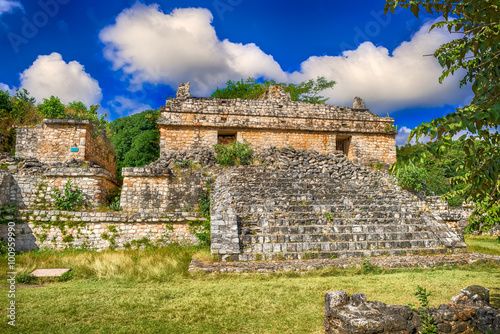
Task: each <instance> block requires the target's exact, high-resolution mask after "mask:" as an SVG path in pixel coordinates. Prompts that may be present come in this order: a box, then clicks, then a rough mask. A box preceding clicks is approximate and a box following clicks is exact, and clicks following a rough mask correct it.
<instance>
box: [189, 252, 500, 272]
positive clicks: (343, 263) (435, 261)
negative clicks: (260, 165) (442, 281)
mask: <svg viewBox="0 0 500 334" xmlns="http://www.w3.org/2000/svg"><path fill="white" fill-rule="evenodd" d="M363 261H366V259H363V258H342V259H313V260H283V261H247V262H241V261H239V262H238V261H234V262H202V261H199V260H196V259H193V260H192V261H191V264H190V265H189V271H190V272H197V271H198V272H205V273H208V274H212V273H273V272H279V271H296V272H306V271H309V270H318V269H324V268H348V267H354V266H361V265H362V264H363ZM486 262H492V263H496V264H498V265H499V266H500V256H494V255H486V254H480V253H462V254H450V255H415V256H410V255H408V256H382V257H374V258H370V259H369V263H370V264H371V265H374V266H378V267H381V268H394V269H395V268H412V267H420V268H430V267H437V266H455V265H466V264H472V263H486Z"/></svg>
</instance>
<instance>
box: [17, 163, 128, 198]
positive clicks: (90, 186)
mask: <svg viewBox="0 0 500 334" xmlns="http://www.w3.org/2000/svg"><path fill="white" fill-rule="evenodd" d="M12 178H13V182H11V183H10V191H9V201H10V202H15V203H17V204H18V205H19V206H20V207H23V208H50V207H52V206H53V203H54V198H53V195H54V194H55V190H56V189H59V190H61V191H63V190H64V187H65V185H66V182H68V180H69V179H71V181H72V185H73V186H78V188H79V189H80V190H81V192H82V194H83V196H84V199H85V200H86V202H87V203H88V204H89V205H90V207H94V208H97V207H99V206H101V205H106V204H108V203H107V198H106V196H107V195H108V193H109V191H110V190H111V189H112V188H115V187H117V186H118V185H119V181H118V179H117V178H116V177H114V176H113V175H112V174H111V173H109V172H108V171H107V170H105V169H103V168H77V167H75V168H52V169H49V170H46V169H44V168H29V169H20V170H19V171H18V172H15V173H13V174H12Z"/></svg>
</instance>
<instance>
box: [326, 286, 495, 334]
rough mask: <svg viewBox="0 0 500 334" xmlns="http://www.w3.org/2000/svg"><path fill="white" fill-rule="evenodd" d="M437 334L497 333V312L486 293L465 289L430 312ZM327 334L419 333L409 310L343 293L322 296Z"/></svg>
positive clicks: (475, 288) (480, 289)
mask: <svg viewBox="0 0 500 334" xmlns="http://www.w3.org/2000/svg"><path fill="white" fill-rule="evenodd" d="M430 314H431V315H432V316H433V317H434V321H433V324H434V325H435V326H436V327H437V332H438V333H471V334H472V333H480V334H483V333H484V334H487V333H500V310H499V309H497V308H493V307H492V306H491V305H490V304H489V290H488V289H486V288H483V287H480V286H477V285H472V286H468V287H467V288H464V289H462V291H461V292H460V293H459V294H457V295H455V296H454V297H452V298H451V301H450V303H449V304H443V305H440V306H439V307H438V308H431V309H430ZM324 327H325V333H326V334H351V333H352V334H354V333H364V334H375V333H377V334H401V333H417V332H419V331H420V330H422V324H421V319H420V316H419V315H418V314H417V313H416V312H414V311H413V310H412V309H411V308H410V307H409V306H403V305H388V304H384V303H381V302H378V301H367V299H366V296H365V294H363V293H355V294H353V295H351V296H348V295H347V292H345V291H332V292H327V293H326V295H325V320H324Z"/></svg>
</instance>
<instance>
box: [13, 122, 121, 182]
mask: <svg viewBox="0 0 500 334" xmlns="http://www.w3.org/2000/svg"><path fill="white" fill-rule="evenodd" d="M16 157H21V158H36V159H38V160H39V161H41V162H44V163H49V164H51V163H61V162H66V161H70V160H73V159H74V160H82V161H92V162H94V163H97V164H99V165H101V166H102V167H104V168H106V169H107V170H108V171H109V172H111V173H113V174H116V156H115V153H114V149H113V148H112V146H111V143H110V142H109V139H107V138H106V137H105V136H104V135H96V129H94V127H93V125H92V124H91V123H90V122H89V121H86V120H61V119H54V120H51V119H44V120H43V123H42V124H40V125H37V126H36V127H35V128H29V129H28V128H24V129H18V132H17V138H16Z"/></svg>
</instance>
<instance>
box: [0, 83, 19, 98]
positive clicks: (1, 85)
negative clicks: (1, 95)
mask: <svg viewBox="0 0 500 334" xmlns="http://www.w3.org/2000/svg"><path fill="white" fill-rule="evenodd" d="M0 90H3V91H7V92H9V95H14V94H16V89H15V88H14V87H12V88H10V87H9V85H6V84H4V83H3V82H0Z"/></svg>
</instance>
